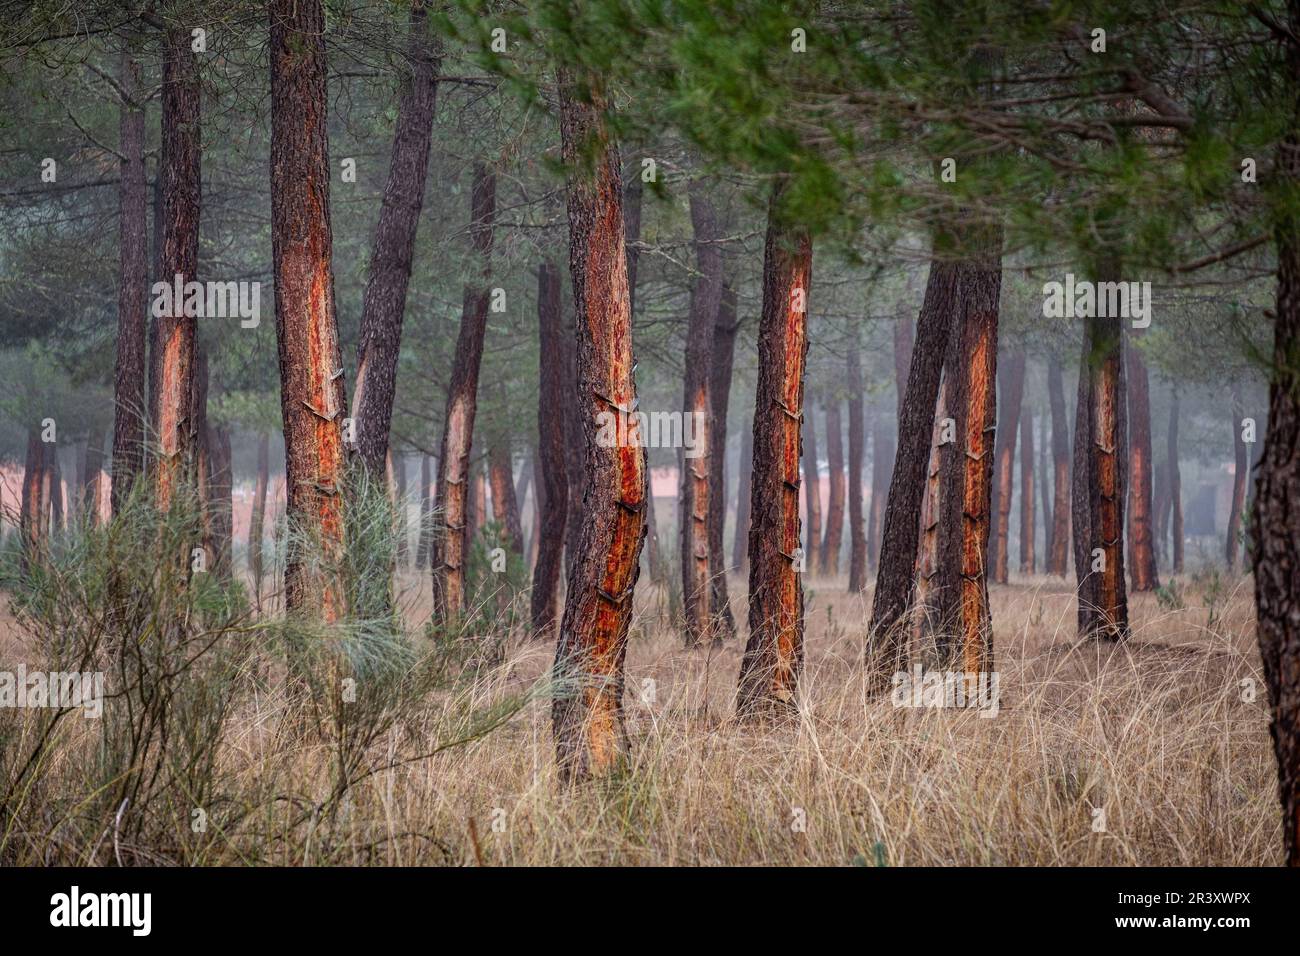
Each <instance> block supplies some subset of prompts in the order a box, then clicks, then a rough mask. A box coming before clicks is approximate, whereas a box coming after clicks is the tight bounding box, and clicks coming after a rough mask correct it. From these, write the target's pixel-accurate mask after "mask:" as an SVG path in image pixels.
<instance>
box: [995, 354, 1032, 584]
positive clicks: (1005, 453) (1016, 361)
mask: <svg viewBox="0 0 1300 956" xmlns="http://www.w3.org/2000/svg"><path fill="white" fill-rule="evenodd" d="M1024 395H1025V353H1024V351H1023V350H1022V349H1016V350H1015V351H1014V352H1012V353H1011V355H1010V356H1008V359H1007V364H1006V366H1005V369H1004V371H1003V374H1002V395H1001V397H1000V400H1001V403H1002V404H1001V407H1000V409H999V412H998V425H997V429H998V431H997V442H996V444H997V461H996V464H995V468H996V471H995V475H996V478H995V480H996V484H995V486H994V489H993V503H994V506H995V507H994V519H995V521H996V525H995V527H994V540H993V543H992V544H990V545H989V552H990V558H989V563H990V564H991V566H992V568H993V571H992V577H993V580H994V581H996V582H997V583H998V584H1006V583H1007V581H1008V580H1010V575H1009V573H1008V566H1009V564H1010V561H1009V558H1010V551H1011V547H1010V537H1011V496H1012V491H1013V489H1014V488H1015V468H1016V435H1017V433H1018V431H1019V429H1020V405H1021V403H1022V401H1023V400H1024Z"/></svg>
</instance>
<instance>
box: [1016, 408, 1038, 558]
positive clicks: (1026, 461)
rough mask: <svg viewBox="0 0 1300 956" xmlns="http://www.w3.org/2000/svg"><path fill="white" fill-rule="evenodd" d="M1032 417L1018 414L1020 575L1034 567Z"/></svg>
mask: <svg viewBox="0 0 1300 956" xmlns="http://www.w3.org/2000/svg"><path fill="white" fill-rule="evenodd" d="M1035 503H1036V502H1035V500H1034V416H1033V415H1032V414H1031V413H1030V412H1029V410H1028V409H1024V410H1022V411H1021V412H1020V573H1021V574H1033V573H1034V571H1035V570H1037V569H1036V568H1035V566H1034V505H1035Z"/></svg>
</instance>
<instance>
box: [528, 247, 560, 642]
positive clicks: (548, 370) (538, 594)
mask: <svg viewBox="0 0 1300 956" xmlns="http://www.w3.org/2000/svg"><path fill="white" fill-rule="evenodd" d="M537 326H538V330H539V332H538V346H539V348H538V355H539V356H540V357H541V364H540V369H539V371H538V380H539V383H540V384H539V388H538V403H537V455H538V460H539V466H540V469H541V481H540V483H539V484H538V486H537V495H536V496H535V497H536V500H537V506H538V508H539V509H540V510H539V511H538V525H537V527H538V530H537V538H538V543H537V563H536V564H534V565H533V594H532V608H531V611H532V626H533V634H534V636H536V637H538V638H544V639H550V638H551V637H552V636H553V634H552V632H553V631H554V630H555V623H556V620H557V615H558V613H559V599H560V594H559V584H560V564H561V559H562V558H563V554H564V526H565V515H566V513H567V511H568V506H569V478H568V465H567V464H566V459H567V455H566V452H565V444H564V409H565V407H566V402H565V399H564V392H565V391H567V390H569V389H568V385H569V383H568V382H566V380H565V377H564V372H565V368H564V365H563V363H560V362H557V361H555V356H556V355H561V354H563V353H564V351H565V346H564V344H563V342H562V339H563V335H564V324H563V321H562V320H561V317H560V272H559V270H558V269H557V268H556V267H555V265H554V263H551V262H546V261H544V262H543V263H542V264H541V265H540V266H539V267H538V269H537Z"/></svg>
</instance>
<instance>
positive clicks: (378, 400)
mask: <svg viewBox="0 0 1300 956" xmlns="http://www.w3.org/2000/svg"><path fill="white" fill-rule="evenodd" d="M407 67H408V68H409V69H410V71H411V72H410V75H409V76H404V77H403V83H402V90H401V93H400V94H399V96H398V99H397V122H396V127H395V129H394V131H393V151H392V158H391V160H390V162H389V165H388V183H387V185H386V186H385V187H384V199H383V202H382V203H381V204H380V207H379V223H378V225H376V227H375V241H374V252H373V253H372V255H371V257H370V275H369V279H368V280H367V282H366V290H365V293H364V295H363V296H362V300H361V337H360V340H359V342H358V345H357V384H356V389H355V391H354V394H353V397H352V417H353V424H354V427H355V433H356V448H357V452H358V453H359V454H360V456H361V460H362V462H364V463H365V465H366V466H367V467H368V468H369V469H370V472H371V474H373V475H376V476H377V475H379V474H382V470H383V467H384V460H385V456H386V455H387V452H388V432H389V428H390V426H391V424H392V420H393V396H394V391H395V388H396V384H397V357H398V353H399V351H400V349H401V342H402V319H403V317H404V315H405V312H406V291H407V286H408V285H409V283H410V280H411V259H412V255H413V253H414V250H415V236H416V231H417V229H418V227H419V223H420V210H421V209H422V208H423V206H424V184H425V180H426V179H427V178H428V169H429V142H430V140H431V139H432V137H433V116H434V111H435V107H436V105H437V93H438V85H437V73H438V59H437V56H436V55H435V52H434V45H433V41H432V40H431V39H430V37H429V34H428V26H427V24H426V22H425V3H424V0H414V2H413V3H412V4H411V14H410V45H409V47H408V50H407Z"/></svg>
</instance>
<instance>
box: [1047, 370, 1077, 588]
mask: <svg viewBox="0 0 1300 956" xmlns="http://www.w3.org/2000/svg"><path fill="white" fill-rule="evenodd" d="M1061 379H1062V376H1061V363H1060V361H1059V360H1058V359H1057V357H1056V356H1055V355H1053V356H1052V357H1051V358H1050V359H1049V360H1048V365H1047V395H1048V401H1049V402H1050V403H1051V408H1052V550H1051V557H1050V558H1049V560H1048V566H1047V573H1048V574H1059V575H1060V576H1061V577H1065V575H1066V572H1067V570H1068V564H1069V547H1070V501H1071V497H1070V425H1069V422H1068V420H1067V419H1066V415H1065V387H1064V383H1063V382H1062V380H1061Z"/></svg>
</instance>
